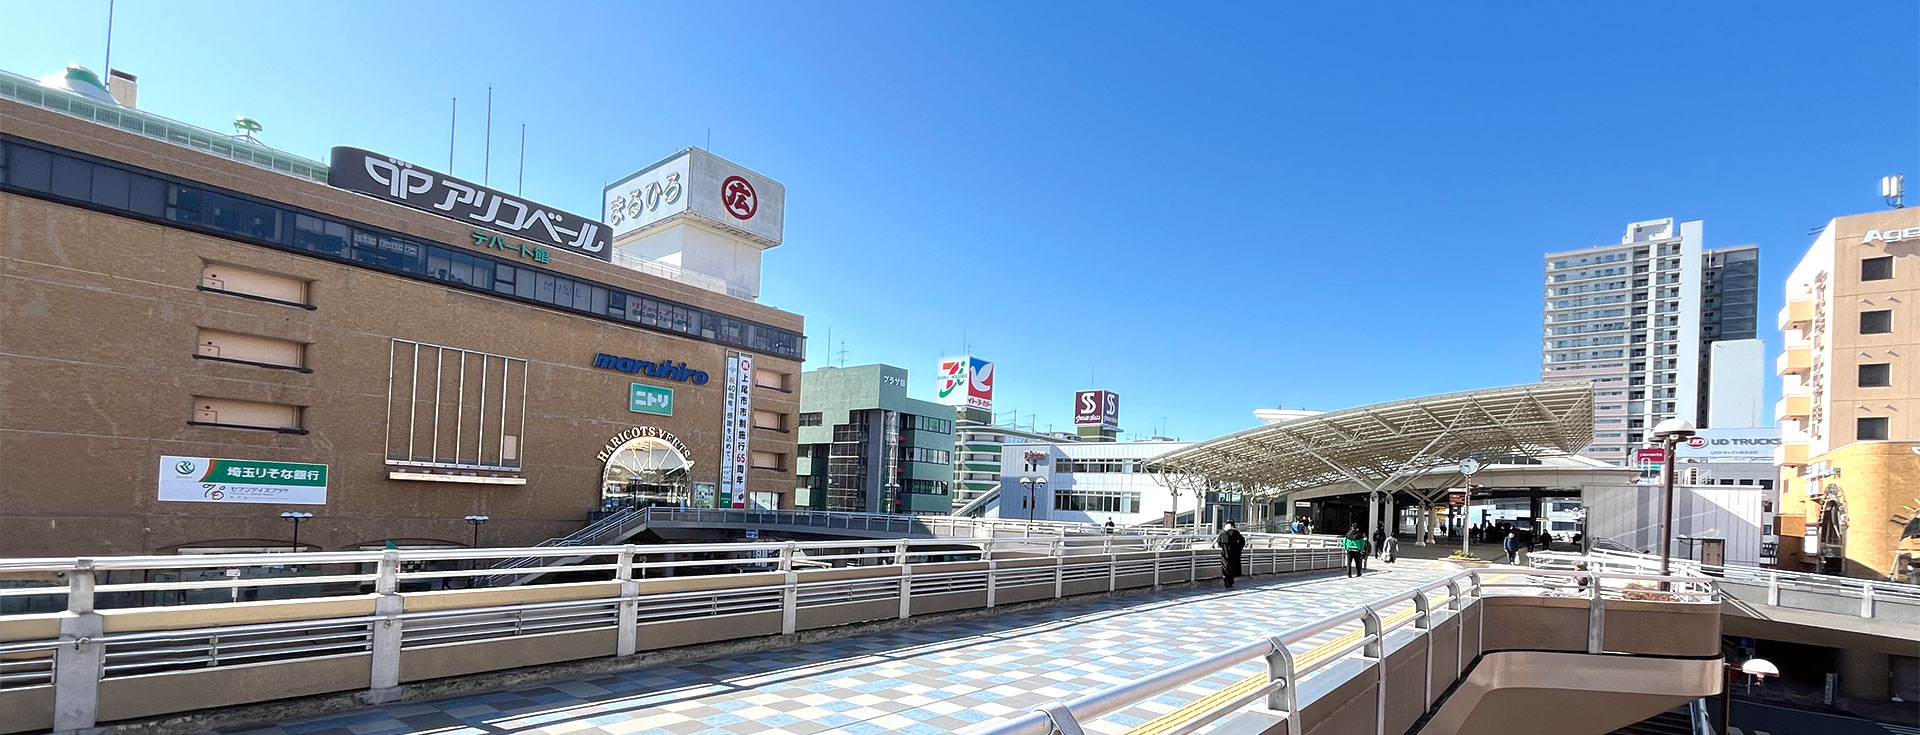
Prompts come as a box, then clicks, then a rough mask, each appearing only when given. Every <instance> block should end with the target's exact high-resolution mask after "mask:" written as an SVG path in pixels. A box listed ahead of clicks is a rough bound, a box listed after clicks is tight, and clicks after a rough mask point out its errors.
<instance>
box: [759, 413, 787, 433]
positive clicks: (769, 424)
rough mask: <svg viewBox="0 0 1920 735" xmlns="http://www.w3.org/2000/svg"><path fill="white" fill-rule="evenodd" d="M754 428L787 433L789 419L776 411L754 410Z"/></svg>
mask: <svg viewBox="0 0 1920 735" xmlns="http://www.w3.org/2000/svg"><path fill="white" fill-rule="evenodd" d="M753 428H756V429H766V430H769V431H786V430H787V417H786V415H785V414H781V413H778V412H775V411H762V410H759V409H754V411H753Z"/></svg>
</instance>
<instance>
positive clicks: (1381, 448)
mask: <svg viewBox="0 0 1920 735" xmlns="http://www.w3.org/2000/svg"><path fill="white" fill-rule="evenodd" d="M1592 442H1593V384H1592V383H1589V382H1587V381H1558V382H1548V383H1534V384H1530V385H1516V386H1511V387H1506V388H1489V389H1485V390H1474V391H1466V392H1462V393H1447V394H1443V395H1435V396H1426V397H1422V398H1412V399H1408V400H1403V401H1395V402H1392V403H1381V404H1376V405H1372V406H1362V407H1359V408H1349V409H1345V410H1341V411H1333V412H1329V413H1322V414H1314V415H1310V416H1305V417H1301V418H1296V419H1292V420H1289V421H1282V422H1280V423H1274V424H1268V425H1265V426H1260V427H1257V428H1253V429H1248V430H1246V431H1241V432H1236V433H1233V434H1228V435H1226V436H1222V437H1220V438H1217V439H1213V440H1210V441H1205V442H1201V443H1199V444H1194V445H1192V446H1188V447H1186V448H1183V449H1178V450H1174V451H1171V452H1168V453H1166V454H1162V455H1160V456H1158V457H1154V458H1152V459H1149V460H1147V462H1146V470H1147V471H1148V472H1151V473H1153V474H1154V476H1155V479H1157V480H1159V481H1160V482H1161V483H1163V484H1165V485H1167V486H1168V487H1171V488H1173V489H1174V490H1176V491H1181V490H1187V491H1194V492H1198V491H1202V490H1220V491H1226V492H1239V493H1243V494H1245V495H1247V496H1250V497H1253V498H1261V497H1272V496H1275V495H1282V494H1288V493H1292V492H1297V491H1301V490H1307V489H1311V488H1320V487H1325V486H1329V485H1345V484H1351V485H1355V486H1358V487H1356V488H1355V489H1356V490H1359V491H1363V492H1386V493H1391V492H1394V491H1396V490H1400V489H1411V488H1410V487H1409V486H1410V485H1411V484H1412V483H1413V481H1414V480H1415V479H1417V478H1420V477H1422V476H1425V475H1427V474H1428V473H1431V472H1434V471H1436V470H1445V469H1453V468H1458V467H1459V466H1460V463H1461V460H1464V459H1467V458H1473V459H1475V460H1478V461H1479V462H1480V463H1481V464H1482V465H1493V464H1500V463H1508V462H1512V461H1513V460H1515V459H1517V458H1532V457H1541V456H1553V455H1569V454H1572V453H1574V452H1578V451H1580V450H1581V449H1584V448H1586V446H1587V445H1588V444H1590V443H1592Z"/></svg>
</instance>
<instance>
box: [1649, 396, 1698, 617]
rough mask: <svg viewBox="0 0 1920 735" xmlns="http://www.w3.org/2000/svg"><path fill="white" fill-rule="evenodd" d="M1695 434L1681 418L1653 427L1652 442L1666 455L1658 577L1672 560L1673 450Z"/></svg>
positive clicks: (1663, 473) (1662, 471) (1689, 423)
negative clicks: (1658, 444)
mask: <svg viewBox="0 0 1920 735" xmlns="http://www.w3.org/2000/svg"><path fill="white" fill-rule="evenodd" d="M1696 433H1698V432H1696V431H1695V430H1694V428H1693V424H1692V423H1691V422H1689V421H1687V420H1686V419H1681V418H1671V419H1667V420H1665V421H1662V422H1660V423H1658V424H1655V425H1654V427H1653V440H1654V441H1657V442H1660V448H1661V449H1662V450H1664V452H1665V455H1666V456H1665V459H1663V460H1662V461H1661V463H1660V491H1661V494H1662V495H1663V496H1664V497H1665V500H1664V501H1663V505H1664V508H1665V510H1663V511H1662V512H1661V515H1660V518H1661V522H1660V576H1662V577H1664V576H1667V567H1668V565H1669V564H1671V563H1672V559H1673V464H1674V462H1673V459H1674V458H1673V450H1674V448H1675V447H1677V446H1679V444H1680V442H1683V441H1686V440H1687V439H1688V438H1690V437H1692V436H1693V435H1694V434H1696ZM1666 585H1667V583H1666V582H1661V583H1660V586H1661V588H1662V589H1665V588H1666Z"/></svg>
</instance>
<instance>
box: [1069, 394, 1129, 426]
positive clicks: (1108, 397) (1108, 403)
mask: <svg viewBox="0 0 1920 735" xmlns="http://www.w3.org/2000/svg"><path fill="white" fill-rule="evenodd" d="M1073 425H1074V426H1098V427H1100V428H1102V429H1118V428H1120V394H1118V393H1115V392H1113V391H1110V390H1083V391H1080V392H1078V393H1075V394H1073Z"/></svg>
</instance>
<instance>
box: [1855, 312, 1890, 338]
mask: <svg viewBox="0 0 1920 735" xmlns="http://www.w3.org/2000/svg"><path fill="white" fill-rule="evenodd" d="M1860 333H1861V334H1892V333H1893V310H1892V309H1880V310H1878V311H1863V312H1860Z"/></svg>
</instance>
